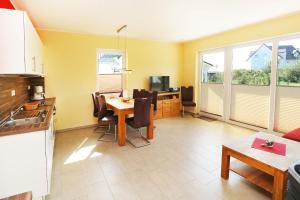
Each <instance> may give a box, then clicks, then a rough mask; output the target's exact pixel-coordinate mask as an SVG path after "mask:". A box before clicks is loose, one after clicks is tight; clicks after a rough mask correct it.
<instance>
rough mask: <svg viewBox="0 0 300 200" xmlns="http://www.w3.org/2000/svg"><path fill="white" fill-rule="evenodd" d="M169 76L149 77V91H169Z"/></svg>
mask: <svg viewBox="0 0 300 200" xmlns="http://www.w3.org/2000/svg"><path fill="white" fill-rule="evenodd" d="M169 87H170V76H150V90H151V91H158V92H164V91H169Z"/></svg>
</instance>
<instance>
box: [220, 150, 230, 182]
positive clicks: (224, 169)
mask: <svg viewBox="0 0 300 200" xmlns="http://www.w3.org/2000/svg"><path fill="white" fill-rule="evenodd" d="M229 167H230V156H229V155H228V151H227V149H226V148H225V147H224V146H222V164H221V177H222V178H224V179H228V178H229Z"/></svg>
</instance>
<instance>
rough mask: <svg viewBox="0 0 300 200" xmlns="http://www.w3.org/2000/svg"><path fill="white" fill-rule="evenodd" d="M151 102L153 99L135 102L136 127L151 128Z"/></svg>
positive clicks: (142, 99) (140, 99)
mask: <svg viewBox="0 0 300 200" xmlns="http://www.w3.org/2000/svg"><path fill="white" fill-rule="evenodd" d="M151 102H152V98H151V97H148V98H137V99H135V100H134V124H135V125H136V127H139V128H141V127H145V126H149V124H150V109H151Z"/></svg>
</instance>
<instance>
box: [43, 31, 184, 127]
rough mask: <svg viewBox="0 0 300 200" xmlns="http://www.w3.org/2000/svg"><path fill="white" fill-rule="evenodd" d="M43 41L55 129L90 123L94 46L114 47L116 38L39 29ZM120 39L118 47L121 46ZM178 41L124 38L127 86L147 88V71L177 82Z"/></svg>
mask: <svg viewBox="0 0 300 200" xmlns="http://www.w3.org/2000/svg"><path fill="white" fill-rule="evenodd" d="M39 34H40V37H41V39H42V41H43V44H44V64H45V66H44V67H45V74H46V77H45V81H46V88H45V89H46V96H48V97H50V96H55V97H56V98H57V102H56V106H57V129H67V128H73V127H79V126H85V125H90V124H94V123H95V122H96V121H95V119H94V117H93V115H92V110H93V105H92V99H91V93H92V92H93V91H95V89H96V85H97V84H96V49H97V48H105V49H116V48H117V38H115V37H108V36H97V35H86V34H75V33H64V32H52V31H39ZM124 47H125V45H124V42H123V43H122V40H121V43H120V48H124ZM182 56H183V52H182V45H181V44H175V43H166V42H156V41H149V40H137V39H128V42H127V62H128V66H129V67H130V69H132V70H133V72H132V74H130V75H129V76H128V90H129V91H131V90H132V89H133V88H148V79H149V76H151V75H169V76H170V78H171V80H170V85H171V86H180V85H181V83H182V75H183V73H182V72H183V68H182V66H183V57H182Z"/></svg>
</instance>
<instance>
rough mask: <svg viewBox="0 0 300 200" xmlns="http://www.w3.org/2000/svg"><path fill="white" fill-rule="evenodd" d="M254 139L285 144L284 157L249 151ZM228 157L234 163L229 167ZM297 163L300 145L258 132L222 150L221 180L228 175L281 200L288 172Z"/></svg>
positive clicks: (259, 151) (251, 149) (253, 150)
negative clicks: (231, 172) (243, 180)
mask: <svg viewBox="0 0 300 200" xmlns="http://www.w3.org/2000/svg"><path fill="white" fill-rule="evenodd" d="M255 137H258V138H262V139H269V140H272V141H276V142H280V143H284V144H286V155H285V156H281V155H277V154H273V153H269V152H266V151H262V150H258V149H254V148H251V145H252V142H253V140H254V139H255ZM230 157H233V158H235V159H237V161H234V162H232V163H230ZM299 159H300V143H299V142H295V141H292V140H288V139H284V138H281V137H277V136H274V135H271V134H267V133H263V132H259V133H256V134H253V135H251V136H248V137H244V138H241V139H238V140H235V141H233V142H232V143H229V144H224V145H223V146H222V166H221V177H222V178H224V179H228V178H229V171H230V170H231V171H233V172H235V173H236V174H239V175H240V176H242V177H244V178H246V179H247V180H248V181H249V182H251V183H253V184H255V185H257V186H259V187H261V188H263V189H264V190H266V191H268V192H270V193H271V194H272V199H273V200H283V199H284V196H285V191H286V185H287V174H288V168H289V166H290V165H291V164H293V163H294V162H295V161H297V160H299Z"/></svg>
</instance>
